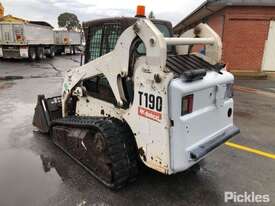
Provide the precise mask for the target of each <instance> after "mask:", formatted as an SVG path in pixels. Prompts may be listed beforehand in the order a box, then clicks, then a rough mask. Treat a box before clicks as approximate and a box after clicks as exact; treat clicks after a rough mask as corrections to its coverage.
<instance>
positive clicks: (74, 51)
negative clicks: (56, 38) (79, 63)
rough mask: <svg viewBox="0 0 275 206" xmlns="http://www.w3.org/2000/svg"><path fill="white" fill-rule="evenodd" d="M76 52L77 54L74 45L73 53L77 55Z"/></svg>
mask: <svg viewBox="0 0 275 206" xmlns="http://www.w3.org/2000/svg"><path fill="white" fill-rule="evenodd" d="M75 54H76V48H75V47H73V55H75Z"/></svg>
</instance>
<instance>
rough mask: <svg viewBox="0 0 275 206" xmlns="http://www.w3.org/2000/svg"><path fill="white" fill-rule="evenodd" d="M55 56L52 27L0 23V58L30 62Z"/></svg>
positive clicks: (45, 24)
mask: <svg viewBox="0 0 275 206" xmlns="http://www.w3.org/2000/svg"><path fill="white" fill-rule="evenodd" d="M44 55H47V56H49V57H54V56H55V42H54V34H53V27H52V26H51V25H49V24H48V23H46V22H34V21H30V22H26V21H25V22H18V21H17V22H0V57H3V58H14V59H23V58H29V59H30V60H35V59H42V58H43V57H44Z"/></svg>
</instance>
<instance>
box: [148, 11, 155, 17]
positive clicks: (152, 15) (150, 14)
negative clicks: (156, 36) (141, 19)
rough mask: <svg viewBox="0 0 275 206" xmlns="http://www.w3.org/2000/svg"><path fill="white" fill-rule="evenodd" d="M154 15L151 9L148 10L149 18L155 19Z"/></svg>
mask: <svg viewBox="0 0 275 206" xmlns="http://www.w3.org/2000/svg"><path fill="white" fill-rule="evenodd" d="M155 18H156V17H155V14H154V12H153V11H150V13H149V19H155Z"/></svg>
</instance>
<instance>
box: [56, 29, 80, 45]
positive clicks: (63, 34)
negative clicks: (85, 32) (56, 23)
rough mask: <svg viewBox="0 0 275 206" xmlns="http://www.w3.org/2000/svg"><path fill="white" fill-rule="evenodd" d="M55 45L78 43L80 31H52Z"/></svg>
mask: <svg viewBox="0 0 275 206" xmlns="http://www.w3.org/2000/svg"><path fill="white" fill-rule="evenodd" d="M54 41H55V44H56V45H80V44H81V33H80V32H73V31H54Z"/></svg>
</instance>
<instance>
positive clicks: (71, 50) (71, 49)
mask: <svg viewBox="0 0 275 206" xmlns="http://www.w3.org/2000/svg"><path fill="white" fill-rule="evenodd" d="M73 54H74V48H73V47H70V55H73Z"/></svg>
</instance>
